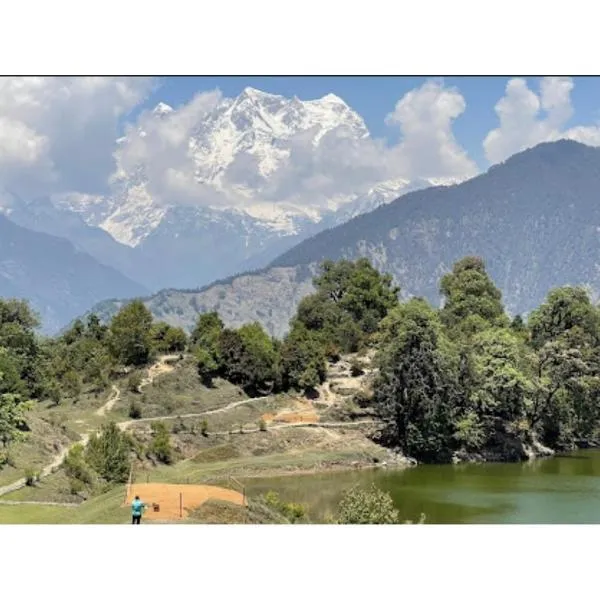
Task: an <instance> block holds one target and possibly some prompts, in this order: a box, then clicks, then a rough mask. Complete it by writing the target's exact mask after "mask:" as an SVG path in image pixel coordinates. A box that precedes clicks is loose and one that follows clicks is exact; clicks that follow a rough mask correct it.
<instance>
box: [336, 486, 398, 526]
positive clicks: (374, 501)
mask: <svg viewBox="0 0 600 600" xmlns="http://www.w3.org/2000/svg"><path fill="white" fill-rule="evenodd" d="M337 522H338V523H339V524H343V525H395V524H398V523H399V522H400V518H399V514H398V511H397V510H396V508H394V501H393V500H392V497H391V496H390V494H389V493H387V492H384V491H382V490H380V489H378V488H377V487H376V486H375V485H372V486H371V488H370V489H366V490H365V489H361V488H359V487H354V488H352V489H350V490H349V491H348V492H346V493H345V494H344V496H343V498H342V500H341V502H340V503H339V506H338V518H337Z"/></svg>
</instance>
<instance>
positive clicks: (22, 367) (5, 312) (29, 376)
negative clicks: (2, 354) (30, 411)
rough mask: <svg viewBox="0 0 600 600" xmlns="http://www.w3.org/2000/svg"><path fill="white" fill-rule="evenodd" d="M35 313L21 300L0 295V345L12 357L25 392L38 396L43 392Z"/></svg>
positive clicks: (28, 395) (37, 320) (33, 397)
mask: <svg viewBox="0 0 600 600" xmlns="http://www.w3.org/2000/svg"><path fill="white" fill-rule="evenodd" d="M38 326H39V319H38V316H37V315H36V314H35V313H34V312H33V311H32V310H31V308H30V307H29V304H28V303H27V302H25V301H23V300H4V299H1V298H0V348H5V349H6V350H7V351H8V352H9V353H10V355H11V356H12V358H13V360H14V364H15V365H16V367H17V369H18V371H19V376H20V378H21V379H22V381H23V384H24V385H25V387H26V390H27V391H26V396H27V397H28V398H32V399H39V398H41V396H42V394H43V373H42V369H41V367H42V365H41V363H40V360H39V359H40V356H39V344H38V340H37V338H36V335H35V329H36V328H37V327H38Z"/></svg>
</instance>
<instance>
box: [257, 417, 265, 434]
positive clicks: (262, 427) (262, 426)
mask: <svg viewBox="0 0 600 600" xmlns="http://www.w3.org/2000/svg"><path fill="white" fill-rule="evenodd" d="M258 429H259V430H260V431H266V430H267V422H266V421H265V420H264V419H261V420H260V421H259V422H258Z"/></svg>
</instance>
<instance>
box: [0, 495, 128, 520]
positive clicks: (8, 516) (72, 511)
mask: <svg viewBox="0 0 600 600" xmlns="http://www.w3.org/2000/svg"><path fill="white" fill-rule="evenodd" d="M124 496H125V486H118V487H117V488H115V489H113V490H111V491H110V492H108V493H106V494H102V495H101V496H98V497H96V498H93V499H91V500H87V501H86V502H84V503H83V504H82V505H81V506H77V507H70V506H43V505H30V504H20V505H2V504H0V524H9V523H12V524H29V523H38V524H39V523H55V524H89V523H99V524H102V523H103V524H112V523H114V524H118V523H129V515H130V512H129V510H130V509H129V507H127V506H121V505H122V503H123V498H124Z"/></svg>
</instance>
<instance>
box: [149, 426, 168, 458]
mask: <svg viewBox="0 0 600 600" xmlns="http://www.w3.org/2000/svg"><path fill="white" fill-rule="evenodd" d="M151 429H152V442H151V443H150V452H151V453H152V454H153V455H154V456H156V458H157V459H158V460H159V461H160V462H162V463H165V464H166V465H169V464H171V463H172V462H173V448H172V446H171V437H170V436H169V432H168V430H167V426H166V425H165V424H164V423H160V422H158V423H157V422H154V423H152V425H151Z"/></svg>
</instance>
